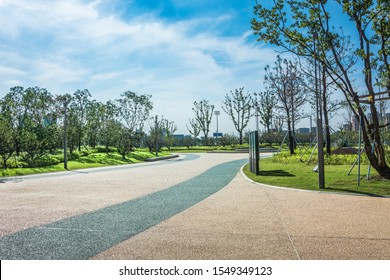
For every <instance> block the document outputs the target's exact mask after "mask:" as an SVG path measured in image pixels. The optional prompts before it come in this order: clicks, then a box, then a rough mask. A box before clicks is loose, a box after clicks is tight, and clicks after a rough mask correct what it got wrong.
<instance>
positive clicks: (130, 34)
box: [0, 0, 276, 133]
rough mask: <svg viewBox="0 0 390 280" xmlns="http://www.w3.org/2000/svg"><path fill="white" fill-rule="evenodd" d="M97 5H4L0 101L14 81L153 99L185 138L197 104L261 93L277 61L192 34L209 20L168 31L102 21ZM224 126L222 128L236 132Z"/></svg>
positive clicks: (5, 1)
mask: <svg viewBox="0 0 390 280" xmlns="http://www.w3.org/2000/svg"><path fill="white" fill-rule="evenodd" d="M99 5H100V2H99V1H94V2H85V1H78V0H70V1H69V0H66V1H65V0H58V1H43V0H36V1H28V0H0V24H1V26H2V28H1V29H0V36H1V38H0V60H1V61H2V62H3V63H2V64H3V65H2V66H0V74H1V76H2V77H3V79H2V80H1V81H0V97H2V96H3V95H4V94H5V93H6V92H8V90H9V87H10V86H12V85H14V84H15V82H16V81H17V82H20V84H21V85H23V86H26V87H28V86H35V85H37V86H41V87H45V88H47V89H48V90H50V91H51V92H53V93H64V92H74V91H75V90H76V89H79V88H80V89H83V88H88V89H89V90H90V92H91V93H92V94H93V98H95V99H97V100H100V101H106V100H108V99H115V98H118V97H119V95H120V94H121V93H122V92H124V91H126V90H132V91H135V92H138V93H141V94H151V95H153V102H154V104H155V110H154V113H155V114H159V115H164V116H165V117H166V118H169V119H171V120H174V121H175V122H176V123H177V124H178V127H179V132H182V133H186V129H185V125H186V122H187V121H188V118H189V117H191V116H192V112H191V107H192V103H193V102H194V101H195V100H201V99H208V100H210V101H211V102H212V103H214V104H215V105H216V107H220V104H221V102H222V100H223V98H224V95H225V94H226V93H228V92H229V91H230V90H234V89H235V88H238V87H242V86H245V88H246V89H247V90H249V91H250V92H252V91H260V90H262V88H263V86H262V84H261V80H262V78H263V75H264V73H263V69H264V67H265V66H266V65H267V64H271V63H272V62H273V61H274V60H275V56H276V54H275V53H274V52H273V50H272V49H268V48H263V47H261V46H260V45H259V44H255V43H251V42H249V40H248V36H249V34H248V33H244V34H242V36H241V37H223V36H221V35H216V34H213V33H212V32H211V31H200V30H198V29H196V28H195V27H196V26H197V25H198V24H199V25H201V24H204V23H205V21H207V20H209V19H204V18H203V19H202V18H200V19H197V20H194V19H191V20H189V21H180V22H176V23H167V22H165V21H163V20H161V19H159V18H156V17H154V16H151V14H146V15H140V16H138V17H137V18H134V19H130V20H128V21H124V20H123V19H120V17H119V16H118V15H115V14H111V15H110V14H106V13H105V14H102V13H101V12H99V7H100V6H99ZM216 20H219V21H225V20H229V15H224V16H221V17H220V18H219V19H216ZM248 20H249V19H248ZM195 30H196V31H195ZM223 119H224V117H223V116H221V120H222V122H223ZM225 119H226V120H225V125H224V124H223V123H222V124H220V126H221V127H222V129H224V130H225V131H226V132H229V133H230V132H233V129H232V126H231V125H230V123H229V121H228V118H227V116H226V118H225Z"/></svg>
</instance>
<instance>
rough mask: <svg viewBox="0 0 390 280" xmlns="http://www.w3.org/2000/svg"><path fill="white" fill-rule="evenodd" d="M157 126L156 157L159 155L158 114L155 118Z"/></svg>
mask: <svg viewBox="0 0 390 280" xmlns="http://www.w3.org/2000/svg"><path fill="white" fill-rule="evenodd" d="M155 126H156V143H155V144H156V157H158V134H159V133H158V116H157V115H156V118H155Z"/></svg>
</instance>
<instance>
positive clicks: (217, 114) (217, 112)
mask: <svg viewBox="0 0 390 280" xmlns="http://www.w3.org/2000/svg"><path fill="white" fill-rule="evenodd" d="M214 115H215V116H216V117H217V136H216V144H217V145H218V133H219V132H218V116H219V115H220V112H219V111H214Z"/></svg>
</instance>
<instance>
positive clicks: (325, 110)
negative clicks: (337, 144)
mask: <svg viewBox="0 0 390 280" xmlns="http://www.w3.org/2000/svg"><path fill="white" fill-rule="evenodd" d="M321 72H322V111H323V116H324V124H325V143H326V154H328V155H330V154H331V153H332V151H331V149H330V148H331V143H330V127H329V112H328V105H327V92H326V90H327V84H326V72H325V68H324V69H323V71H321Z"/></svg>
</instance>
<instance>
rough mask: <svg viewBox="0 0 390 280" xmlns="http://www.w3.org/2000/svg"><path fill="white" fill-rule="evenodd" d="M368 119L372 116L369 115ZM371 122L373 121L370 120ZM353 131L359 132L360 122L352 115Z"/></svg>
mask: <svg viewBox="0 0 390 280" xmlns="http://www.w3.org/2000/svg"><path fill="white" fill-rule="evenodd" d="M367 117H368V119H369V120H370V119H371V114H368V116H367ZM370 121H371V120H370ZM350 128H351V131H358V130H359V120H358V119H357V118H356V117H355V115H351V126H350Z"/></svg>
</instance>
